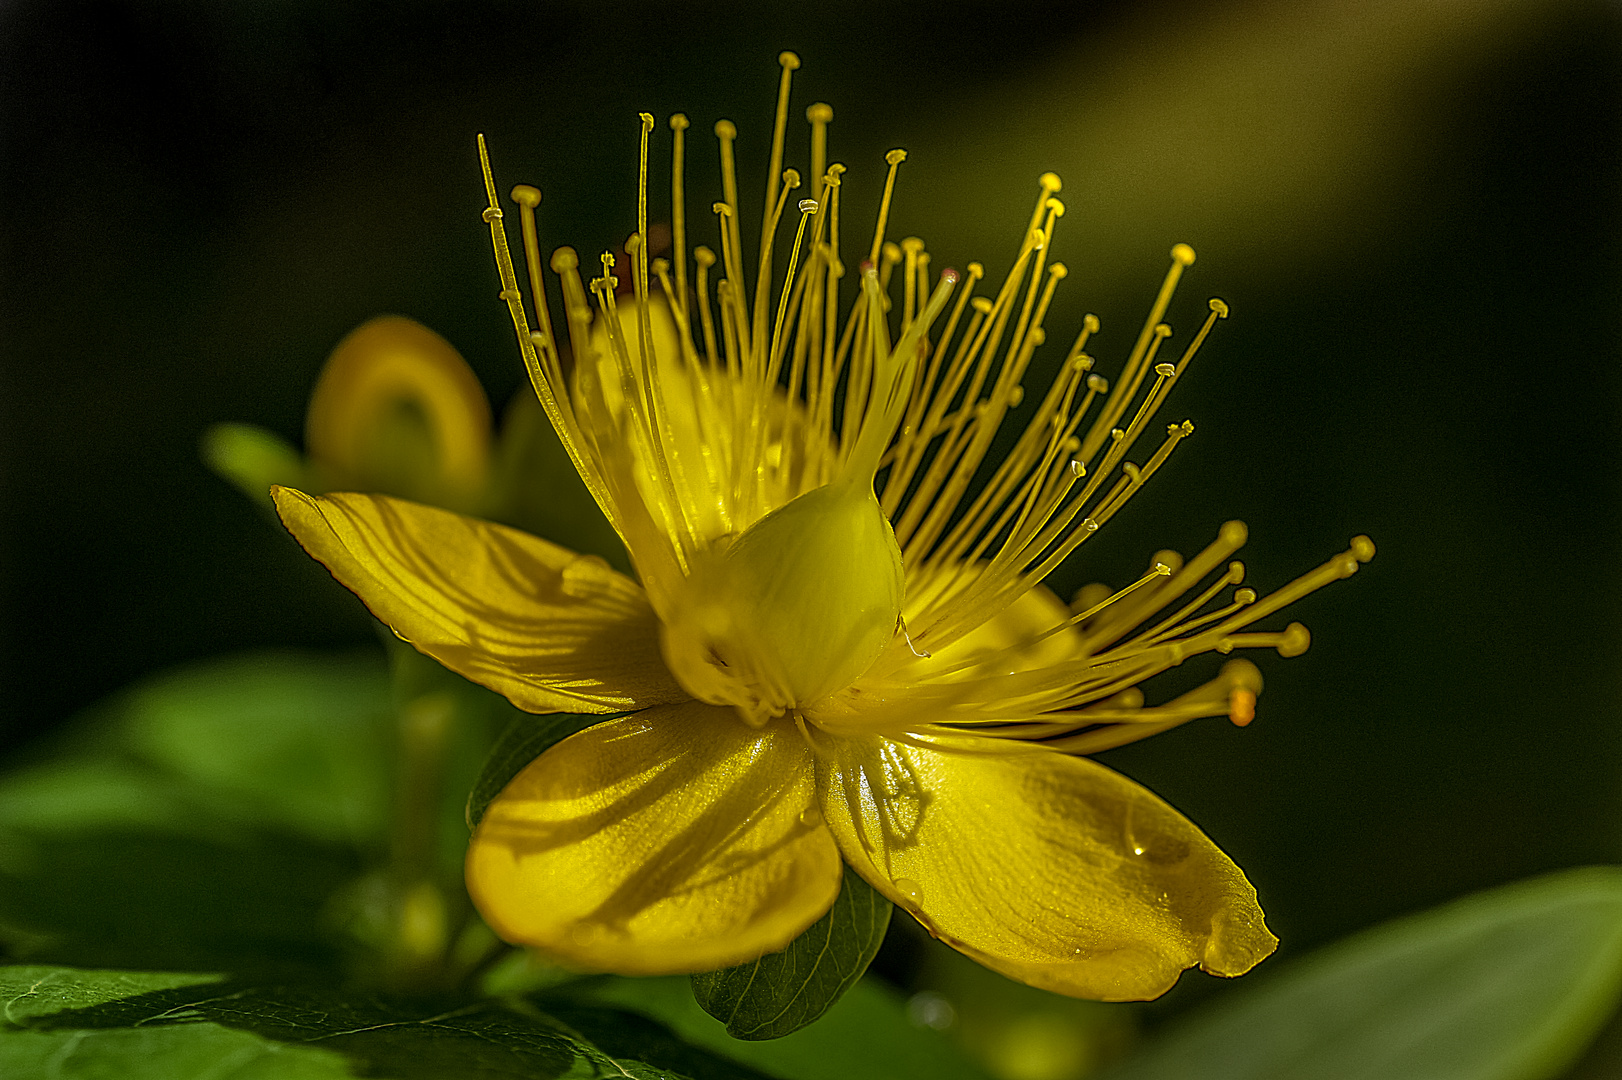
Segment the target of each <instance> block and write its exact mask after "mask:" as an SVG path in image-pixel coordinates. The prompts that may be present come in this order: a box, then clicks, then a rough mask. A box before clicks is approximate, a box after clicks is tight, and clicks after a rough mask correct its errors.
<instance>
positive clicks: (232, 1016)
mask: <svg viewBox="0 0 1622 1080" xmlns="http://www.w3.org/2000/svg"><path fill="white" fill-rule="evenodd" d="M573 1019H574V1020H576V1021H578V1022H579V1023H583V1024H585V1025H586V1026H589V1027H591V1028H593V1029H594V1030H595V1029H600V1030H602V1031H606V1032H611V1033H612V1034H613V1048H612V1050H608V1049H605V1048H603V1047H600V1046H598V1045H595V1044H594V1043H593V1042H591V1041H588V1039H587V1038H585V1037H582V1035H581V1034H580V1031H579V1030H578V1027H579V1023H577V1024H571V1025H566V1024H565V1023H564V1022H561V1021H560V1020H558V1019H556V1018H554V1017H552V1016H548V1015H547V1014H545V1013H543V1012H540V1011H539V1010H536V1009H534V1008H532V1007H529V1006H527V1005H525V1004H523V1003H520V1002H497V1001H478V1002H466V1001H416V1002H400V1001H392V1000H388V999H383V998H359V999H355V1000H345V999H343V998H340V997H338V996H336V995H334V994H332V993H330V992H328V991H325V990H320V989H313V988H294V987H281V986H261V985H251V984H244V983H237V982H230V981H226V980H223V979H222V978H221V977H219V976H216V975H206V974H203V975H185V974H170V973H150V972H119V971H82V970H75V969H71V968H46V967H32V968H0V1075H4V1076H6V1077H7V1078H8V1080H11V1078H15V1080H30V1078H33V1077H41V1078H43V1077H59V1076H68V1075H72V1076H117V1077H119V1078H121V1080H146V1078H152V1080H194V1078H195V1080H202V1078H204V1077H207V1078H209V1080H218V1078H221V1077H243V1078H246V1077H255V1078H266V1080H269V1078H274V1080H340V1078H349V1077H376V1076H387V1077H390V1078H393V1080H516V1078H553V1077H564V1076H568V1077H592V1076H615V1077H634V1078H637V1080H656V1078H658V1080H663V1078H672V1080H676V1078H680V1077H692V1078H694V1080H711V1078H713V1080H754V1078H757V1077H759V1076H760V1074H758V1073H755V1072H753V1071H751V1070H749V1069H746V1068H743V1067H740V1066H738V1065H735V1064H733V1063H731V1062H728V1061H725V1060H723V1059H721V1058H718V1057H716V1056H715V1055H713V1054H709V1053H706V1052H705V1051H703V1050H700V1049H696V1048H694V1047H691V1046H687V1045H685V1044H683V1043H682V1042H680V1041H679V1040H677V1039H675V1038H674V1037H672V1036H671V1034H670V1033H669V1032H668V1031H667V1030H665V1029H664V1028H662V1027H660V1026H659V1025H657V1024H655V1023H652V1022H650V1021H648V1020H645V1019H643V1018H641V1017H637V1016H633V1015H629V1014H625V1013H620V1012H615V1011H611V1010H605V1009H600V1008H599V1009H585V1010H579V1011H578V1015H577V1016H575V1017H574V1018H573Z"/></svg>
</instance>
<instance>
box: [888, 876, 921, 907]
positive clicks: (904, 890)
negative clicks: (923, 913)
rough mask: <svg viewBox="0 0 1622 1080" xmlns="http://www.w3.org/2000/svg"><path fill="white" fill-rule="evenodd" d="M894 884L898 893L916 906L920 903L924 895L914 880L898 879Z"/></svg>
mask: <svg viewBox="0 0 1622 1080" xmlns="http://www.w3.org/2000/svg"><path fill="white" fill-rule="evenodd" d="M894 884H895V887H896V889H897V891H899V892H900V893H901V895H902V896H904V897H906V898H907V899H908V900H910V901H911V902H912V903H914V904H916V903H918V901H919V900H920V899H922V897H923V893H922V892H921V891H920V890H919V888H918V883H917V882H916V881H914V880H912V878H904V877H898V878H896V879H895V882H894Z"/></svg>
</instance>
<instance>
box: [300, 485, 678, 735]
mask: <svg viewBox="0 0 1622 1080" xmlns="http://www.w3.org/2000/svg"><path fill="white" fill-rule="evenodd" d="M272 494H273V495H274V496H275V499H276V509H277V511H278V512H279V513H280V514H281V516H282V521H283V522H284V523H285V524H286V525H287V528H288V529H289V530H290V531H291V532H292V533H293V535H294V536H295V537H297V538H298V542H299V543H300V544H302V545H304V550H306V551H308V552H309V553H310V554H311V555H313V556H314V557H315V558H316V559H318V560H319V561H320V562H321V563H323V564H324V565H325V566H326V567H327V569H328V570H331V571H332V576H333V577H335V578H337V579H338V580H339V581H341V582H342V583H343V584H344V585H346V586H348V587H349V589H350V590H352V591H353V592H354V593H356V594H357V595H358V596H359V597H360V598H361V599H362V600H363V601H365V603H366V606H367V607H368V608H370V609H371V611H372V614H374V615H376V616H377V617H378V618H379V619H381V620H382V621H383V622H384V623H386V624H388V625H389V626H390V627H391V628H392V629H393V630H394V632H395V633H397V634H399V635H400V636H401V637H403V638H405V639H406V640H407V641H409V642H411V644H412V645H414V646H416V647H417V648H418V649H419V650H420V651H422V652H424V653H427V654H428V655H429V656H432V657H433V658H434V659H436V660H438V661H439V662H440V663H442V664H444V665H445V666H446V667H448V668H450V669H451V670H452V671H455V672H457V673H458V674H460V675H464V676H466V677H467V678H469V679H472V680H473V681H474V682H477V683H480V684H482V685H484V686H488V687H490V688H491V689H492V690H495V691H497V692H498V693H501V694H504V695H505V696H506V697H507V698H508V700H510V701H511V702H512V703H513V704H514V705H517V706H518V707H519V708H521V709H527V710H528V711H530V712H559V711H567V712H619V711H623V710H626V709H637V708H643V707H645V706H648V705H656V704H661V703H665V702H673V701H681V700H684V699H685V698H686V696H687V695H686V694H684V693H683V692H682V690H681V688H680V687H678V686H677V685H676V683H675V680H673V679H672V678H671V677H670V675H669V673H668V672H667V671H666V670H665V666H664V662H663V661H662V660H661V659H660V656H659V642H658V629H657V624H656V623H655V620H654V617H653V612H652V611H651V610H650V609H649V608H648V603H647V599H646V597H644V596H643V593H642V590H641V589H640V588H638V587H637V585H636V583H635V582H633V581H631V580H630V579H629V578H627V577H625V576H624V575H622V574H619V573H617V572H615V571H614V570H613V569H611V568H610V567H609V566H608V564H607V563H605V562H603V561H602V560H601V559H597V558H592V557H584V556H579V555H576V554H575V553H574V552H572V551H569V550H568V549H566V548H561V547H558V546H557V545H556V544H552V543H549V542H547V541H545V540H542V539H540V538H539V537H535V536H531V535H529V534H528V533H524V532H520V531H518V530H517V529H509V528H507V527H506V526H503V525H494V524H491V523H490V522H486V521H479V520H477V519H475V518H469V517H463V516H461V515H460V514H453V513H451V512H450V511H447V510H439V509H436V508H434V507H430V506H423V505H421V504H418V503H412V502H406V501H405V500H403V499H392V498H389V497H388V496H383V495H358V494H352V493H338V494H333V495H324V496H319V497H317V496H311V495H306V494H304V493H303V492H301V491H295V490H293V489H291V488H276V489H275V490H274V492H273V493H272Z"/></svg>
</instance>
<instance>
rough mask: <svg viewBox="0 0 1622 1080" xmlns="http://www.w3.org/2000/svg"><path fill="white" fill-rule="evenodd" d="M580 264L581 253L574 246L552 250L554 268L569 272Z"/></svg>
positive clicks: (561, 271)
mask: <svg viewBox="0 0 1622 1080" xmlns="http://www.w3.org/2000/svg"><path fill="white" fill-rule="evenodd" d="M579 265H580V255H579V254H578V253H577V252H576V251H575V249H574V248H572V247H560V248H558V249H557V250H556V251H554V252H552V270H553V271H554V272H555V273H559V274H562V273H567V272H568V271H570V270H573V269H575V268H576V267H578V266H579Z"/></svg>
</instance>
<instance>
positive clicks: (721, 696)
mask: <svg viewBox="0 0 1622 1080" xmlns="http://www.w3.org/2000/svg"><path fill="white" fill-rule="evenodd" d="M688 585H689V589H688V590H687V595H686V597H685V598H684V601H683V603H682V605H681V607H682V610H681V611H680V612H678V613H677V618H675V619H674V620H672V621H670V622H669V623H667V624H666V628H665V653H666V659H667V661H668V662H669V664H670V667H671V670H672V672H674V673H675V675H676V677H677V678H678V679H680V680H681V682H682V683H683V685H684V686H686V687H687V689H688V690H689V691H690V692H691V693H693V694H694V695H695V696H697V697H700V698H703V699H704V700H708V701H712V702H716V703H718V704H720V703H730V704H733V705H737V706H738V707H739V709H740V711H741V712H742V713H743V715H744V716H745V718H746V719H749V720H751V721H754V722H760V721H763V720H765V719H767V718H769V717H771V716H774V715H778V714H780V713H782V712H784V711H786V710H787V709H790V708H801V707H805V706H809V705H811V704H813V703H814V702H817V701H819V700H821V699H822V698H825V697H827V696H828V695H829V694H832V693H835V692H836V691H839V690H843V689H844V688H845V687H847V686H849V685H850V684H851V683H853V682H855V681H856V679H857V678H858V677H860V676H861V675H862V673H863V672H865V671H866V670H867V669H868V668H869V667H871V666H872V664H873V661H874V660H876V659H878V656H879V654H880V653H881V652H883V651H884V648H885V646H887V645H888V644H889V643H890V640H891V638H892V637H893V636H894V634H895V629H896V625H897V622H898V621H899V619H900V614H901V600H902V590H903V576H902V568H901V550H900V548H899V547H897V545H896V541H895V533H894V532H892V531H891V529H890V523H889V521H888V520H886V518H885V516H884V511H883V510H881V509H880V508H879V504H878V500H877V499H875V498H874V497H873V490H872V488H871V486H870V485H868V484H865V483H850V484H831V485H828V486H826V487H821V488H817V489H815V490H813V491H808V492H806V493H805V494H803V495H801V496H799V497H798V498H796V499H794V500H792V501H790V502H789V503H787V504H785V505H783V506H781V507H779V508H778V509H776V510H774V511H773V512H772V513H770V514H767V515H766V516H765V517H763V518H761V519H760V520H759V521H757V522H755V524H754V525H752V526H750V528H749V529H747V530H746V531H745V532H744V533H743V535H742V536H740V537H739V538H738V539H737V541H736V542H735V543H733V544H732V545H731V546H730V547H728V548H726V549H725V550H724V551H723V552H721V553H719V554H718V555H717V556H715V557H714V559H713V561H711V562H710V563H709V564H708V565H706V566H702V567H696V568H695V573H694V574H693V576H692V577H691V578H689V579H688Z"/></svg>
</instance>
